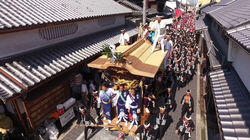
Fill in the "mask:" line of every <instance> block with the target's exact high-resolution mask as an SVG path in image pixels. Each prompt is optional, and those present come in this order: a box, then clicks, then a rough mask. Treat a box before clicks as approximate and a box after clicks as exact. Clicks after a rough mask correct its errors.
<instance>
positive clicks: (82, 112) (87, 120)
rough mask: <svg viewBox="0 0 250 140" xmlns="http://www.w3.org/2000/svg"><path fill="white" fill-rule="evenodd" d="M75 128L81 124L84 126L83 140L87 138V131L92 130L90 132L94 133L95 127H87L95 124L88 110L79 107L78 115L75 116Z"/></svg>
mask: <svg viewBox="0 0 250 140" xmlns="http://www.w3.org/2000/svg"><path fill="white" fill-rule="evenodd" d="M76 123H77V127H78V128H79V126H80V125H81V123H82V124H84V125H86V126H85V128H84V136H85V140H86V139H87V137H88V129H89V128H90V129H92V132H94V131H95V130H96V129H95V127H91V126H88V125H94V124H96V122H95V120H94V119H93V117H92V116H91V115H90V112H89V110H88V109H87V108H86V107H84V106H81V107H79V113H78V114H77V122H76Z"/></svg>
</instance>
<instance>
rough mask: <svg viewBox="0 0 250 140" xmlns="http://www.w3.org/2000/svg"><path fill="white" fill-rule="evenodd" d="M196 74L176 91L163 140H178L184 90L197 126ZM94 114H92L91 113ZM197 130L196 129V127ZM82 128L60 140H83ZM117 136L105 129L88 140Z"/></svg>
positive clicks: (114, 137)
mask: <svg viewBox="0 0 250 140" xmlns="http://www.w3.org/2000/svg"><path fill="white" fill-rule="evenodd" d="M197 77H198V76H197V74H196V75H195V76H194V77H193V79H192V80H191V81H190V82H189V83H188V84H187V85H186V86H185V87H184V88H180V89H179V90H178V89H177V91H176V95H175V100H176V103H177V108H176V110H175V111H174V112H173V111H171V112H170V116H171V117H172V119H173V122H172V123H171V124H170V126H169V128H168V129H167V131H166V132H165V135H164V137H163V139H164V140H168V139H169V138H171V140H177V139H178V137H179V136H178V135H177V134H176V133H175V127H176V124H177V122H178V120H179V118H180V115H181V107H180V102H181V98H182V96H183V95H184V94H185V93H186V90H188V89H190V90H191V95H192V96H193V99H194V113H193V114H192V120H193V121H194V123H195V125H197V122H196V114H197V108H196V106H197V87H198V86H199V85H197ZM93 114H94V113H93ZM196 128H197V127H196ZM196 131H197V130H195V131H193V132H192V133H191V140H196ZM83 132H84V127H79V128H76V126H75V127H74V128H73V129H71V131H70V132H69V133H68V134H67V136H66V137H64V138H62V140H72V139H76V140H82V139H84V133H83ZM89 132H91V130H89ZM118 135H119V132H117V131H112V132H111V131H106V130H105V129H99V131H97V132H96V133H95V134H94V135H93V136H92V137H91V138H90V139H91V140H104V139H105V140H106V139H109V140H116V139H117V137H118ZM125 139H126V140H133V138H132V137H131V136H127V137H126V138H125Z"/></svg>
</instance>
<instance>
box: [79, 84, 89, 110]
mask: <svg viewBox="0 0 250 140" xmlns="http://www.w3.org/2000/svg"><path fill="white" fill-rule="evenodd" d="M81 91H82V101H83V105H84V106H86V107H87V106H88V101H89V98H88V96H89V90H88V87H87V81H86V80H83V83H82V86H81Z"/></svg>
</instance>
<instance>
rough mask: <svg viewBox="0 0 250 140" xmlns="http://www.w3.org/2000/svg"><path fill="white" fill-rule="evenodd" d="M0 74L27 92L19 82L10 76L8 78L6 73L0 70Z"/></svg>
mask: <svg viewBox="0 0 250 140" xmlns="http://www.w3.org/2000/svg"><path fill="white" fill-rule="evenodd" d="M0 73H2V74H3V75H4V76H6V77H7V78H8V79H10V80H11V81H12V82H14V83H15V84H17V85H18V86H19V87H21V88H22V89H24V90H27V88H26V87H25V86H24V85H23V84H22V83H20V82H19V81H17V80H16V79H15V78H13V77H12V76H10V75H9V74H8V73H6V72H4V71H3V70H1V69H0Z"/></svg>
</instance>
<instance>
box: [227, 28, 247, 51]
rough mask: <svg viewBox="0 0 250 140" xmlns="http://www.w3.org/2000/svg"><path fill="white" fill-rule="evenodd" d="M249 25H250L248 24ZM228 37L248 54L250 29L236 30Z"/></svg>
mask: <svg viewBox="0 0 250 140" xmlns="http://www.w3.org/2000/svg"><path fill="white" fill-rule="evenodd" d="M249 25H250V24H249ZM229 35H230V36H231V37H232V38H233V39H234V40H236V42H238V43H239V44H240V45H241V46H242V47H243V48H244V49H245V50H246V51H247V52H248V53H250V28H244V29H242V30H238V31H237V30H236V31H235V32H231V33H229Z"/></svg>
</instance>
